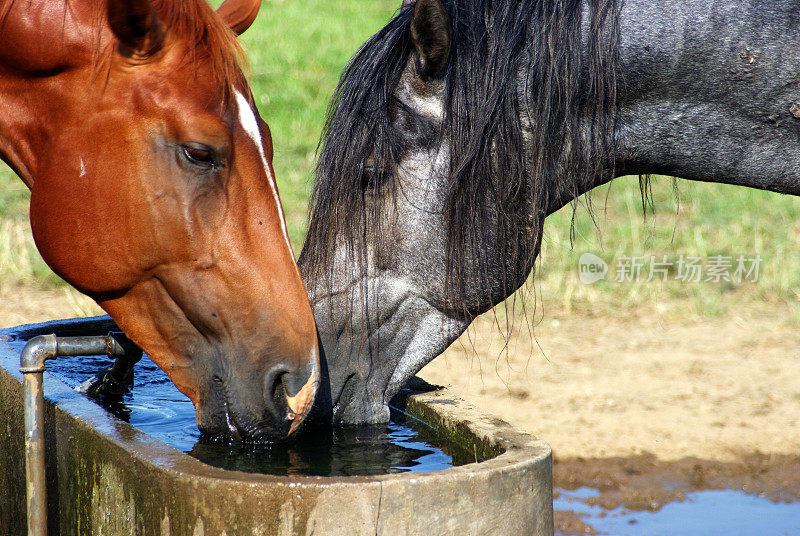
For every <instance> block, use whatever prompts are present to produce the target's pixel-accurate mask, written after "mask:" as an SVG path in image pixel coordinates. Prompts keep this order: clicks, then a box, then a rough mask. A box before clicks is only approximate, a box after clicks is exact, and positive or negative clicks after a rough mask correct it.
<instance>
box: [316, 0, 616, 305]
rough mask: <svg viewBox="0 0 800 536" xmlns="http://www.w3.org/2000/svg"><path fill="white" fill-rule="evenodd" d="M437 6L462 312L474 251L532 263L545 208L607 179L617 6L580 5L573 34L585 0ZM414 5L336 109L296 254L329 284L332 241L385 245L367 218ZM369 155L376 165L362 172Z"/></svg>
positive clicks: (391, 143) (348, 74)
mask: <svg viewBox="0 0 800 536" xmlns="http://www.w3.org/2000/svg"><path fill="white" fill-rule="evenodd" d="M444 3H445V5H446V8H447V12H448V14H449V19H450V24H451V46H450V56H449V59H448V61H447V64H446V65H445V67H444V70H443V73H442V77H443V79H444V80H445V84H446V86H445V87H446V90H445V95H446V97H445V103H444V110H445V119H444V129H443V135H444V136H446V138H447V139H449V140H451V141H450V150H451V168H450V176H449V183H448V184H449V186H448V191H447V201H446V203H445V206H444V214H443V216H444V219H445V222H446V228H447V229H448V233H449V234H448V239H447V244H448V246H447V247H448V251H447V253H446V258H447V259H448V267H447V274H448V294H449V296H451V297H452V299H453V300H454V304H455V305H459V304H462V305H463V304H464V301H463V295H464V289H463V288H462V281H463V278H462V277H461V275H460V274H461V271H462V270H464V269H465V262H466V260H467V259H472V258H474V255H472V254H471V252H472V251H473V248H476V247H478V244H482V243H485V240H486V237H494V239H495V240H497V241H499V243H500V246H501V251H504V252H505V255H506V257H505V258H506V259H508V261H507V262H510V263H513V265H515V266H517V267H520V268H524V267H527V268H530V267H532V265H533V259H534V257H535V256H536V254H537V253H538V244H539V242H540V239H541V231H542V225H543V221H544V217H545V216H546V213H547V211H548V207H550V206H551V204H552V203H554V202H555V201H556V200H557V199H565V198H574V197H577V196H578V194H579V193H580V192H581V191H582V185H585V184H588V181H590V180H592V179H593V178H594V177H596V176H597V175H598V174H600V173H601V172H602V169H601V167H602V166H601V158H600V157H601V156H603V155H608V154H611V153H610V151H612V149H613V130H614V124H613V122H614V121H613V118H614V113H613V111H614V101H615V96H616V75H615V70H616V62H617V56H618V51H617V49H618V19H619V17H618V9H619V6H618V0H588V6H589V7H588V9H589V11H590V13H589V17H588V20H589V24H588V26H587V27H585V28H582V26H581V15H582V10H583V8H582V2H581V0H522V1H520V0H466V1H465V0H444ZM413 7H414V6H413V5H410V6H404V7H403V8H402V9H401V10H400V11H399V12H398V14H397V15H396V16H395V17H394V18H393V19H392V21H391V22H389V24H387V25H386V26H385V27H384V28H383V29H381V30H380V31H379V32H378V33H376V34H375V35H374V36H373V37H372V38H370V39H369V40H368V41H367V42H366V43H365V44H364V45H363V46H362V47H361V49H360V50H359V51H358V52H357V53H356V55H355V56H354V57H353V59H352V60H351V61H350V64H349V65H348V66H347V68H346V70H345V71H344V73H343V74H342V77H341V79H340V81H339V85H338V87H337V89H336V92H335V94H334V96H333V98H332V100H331V103H330V106H329V109H328V115H327V120H326V124H325V129H324V131H323V137H322V140H321V143H320V147H321V150H320V154H319V160H318V163H317V169H316V174H317V178H316V182H315V185H314V189H313V193H312V199H311V205H310V207H311V208H310V214H309V230H308V236H307V238H306V244H305V247H304V249H303V253H302V256H301V257H302V259H301V261H302V262H303V263H304V264H305V266H306V269H307V270H308V273H309V274H310V275H311V276H312V277H316V278H325V273H326V271H327V270H328V269H329V267H330V266H331V264H332V262H331V261H332V259H331V258H330V256H331V254H332V252H333V251H334V249H335V246H336V243H337V242H336V241H337V239H338V240H342V241H344V243H346V244H348V246H349V252H350V258H351V259H354V258H356V256H359V255H363V254H364V245H365V243H366V242H367V241H368V240H374V239H375V238H376V237H378V238H380V234H381V229H373V228H371V229H367V228H366V223H367V222H377V221H379V218H378V215H379V214H380V213H381V212H382V211H383V208H384V207H383V204H384V203H385V202H387V201H386V200H391V198H392V196H391V195H390V192H389V193H387V194H386V195H373V194H372V193H370V190H371V189H373V188H376V189H382V188H393V187H394V183H393V181H392V180H391V178H389V177H387V176H385V175H384V174H383V173H382V169H393V168H394V166H395V165H396V164H397V161H398V159H399V158H400V156H401V155H402V151H403V147H402V142H401V140H400V138H399V137H398V136H397V135H396V133H393V132H392V127H391V124H392V122H391V113H392V107H393V106H397V105H398V103H397V102H396V99H394V98H393V95H392V93H393V91H394V90H395V88H396V87H397V84H398V82H399V79H400V75H401V73H402V71H403V69H404V67H405V65H406V62H407V60H408V58H409V55H410V54H411V53H412V51H413V44H412V42H411V38H410V32H409V25H410V22H411V18H412V14H413ZM368 159H371V160H372V161H374V162H376V163H379V164H380V165H376V166H372V167H370V168H369V169H365V167H364V163H365V162H366V161H367V160H368ZM381 193H383V192H381ZM530 214H533V218H532V219H531V218H530V217H529V216H530ZM487 224H489V225H491V224H493V226H492V228H489V225H487ZM520 237H524V239H522V240H520ZM478 257H479V256H478ZM478 269H480V267H478ZM515 273H519V272H515ZM524 273H527V270H525V272H524ZM510 284H513V283H510ZM515 288H516V287H514V289H515ZM514 289H511V291H513V290H514ZM509 294H510V292H509Z"/></svg>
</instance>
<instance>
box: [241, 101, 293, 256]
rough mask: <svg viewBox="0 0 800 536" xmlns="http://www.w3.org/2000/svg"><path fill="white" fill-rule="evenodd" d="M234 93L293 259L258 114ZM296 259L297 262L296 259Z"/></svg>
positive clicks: (243, 127)
mask: <svg viewBox="0 0 800 536" xmlns="http://www.w3.org/2000/svg"><path fill="white" fill-rule="evenodd" d="M233 93H234V95H236V106H237V107H238V108H239V123H240V124H241V125H242V129H244V131H245V132H246V133H247V135H248V136H250V137H251V138H252V139H253V143H255V144H256V149H258V154H259V155H260V156H261V163H262V164H263V165H264V172H265V173H266V174H267V182H268V183H269V188H270V190H271V191H272V195H273V196H274V197H275V204H276V205H277V207H278V217H279V218H280V222H281V229H282V230H283V237H284V238H285V239H286V245H287V246H289V251H290V252H291V254H292V259H294V250H293V249H292V244H291V243H290V242H289V232H288V231H287V230H286V220H285V219H284V217H283V209H282V208H281V200H280V198H279V197H278V188H277V186H276V185H275V178H274V177H273V176H272V174H271V173H270V170H269V165H267V156H266V154H265V153H264V145H263V144H262V143H261V130H260V129H259V128H258V121H256V114H254V113H253V109H252V108H250V103H249V102H247V99H246V98H245V97H244V95H242V94H241V93H239V92H238V91H236V90H235V89H234V90H233ZM294 260H295V262H297V260H296V259H294Z"/></svg>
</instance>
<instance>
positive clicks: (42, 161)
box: [0, 0, 320, 440]
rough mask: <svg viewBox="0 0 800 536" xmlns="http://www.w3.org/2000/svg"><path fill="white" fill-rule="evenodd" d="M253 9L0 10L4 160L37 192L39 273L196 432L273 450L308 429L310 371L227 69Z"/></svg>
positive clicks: (252, 146)
mask: <svg viewBox="0 0 800 536" xmlns="http://www.w3.org/2000/svg"><path fill="white" fill-rule="evenodd" d="M259 5H260V2H259V1H258V0H255V1H253V0H227V1H226V2H225V3H224V4H223V5H222V6H221V7H220V8H219V10H218V11H217V12H215V11H214V10H213V9H211V7H210V6H208V5H207V4H206V3H205V2H203V1H202V0H108V1H107V2H105V1H104V2H99V1H97V0H58V1H55V0H28V1H25V2H20V1H14V0H0V157H2V159H3V160H4V161H5V162H7V163H8V164H9V165H10V166H11V167H12V168H13V169H14V171H15V172H16V173H17V175H19V177H20V178H21V179H22V180H23V181H24V182H25V184H26V185H27V186H28V187H29V188H30V190H31V211H30V217H31V226H32V229H33V236H34V239H35V241H36V245H37V247H38V249H39V251H40V253H41V254H42V257H43V258H44V260H45V261H46V262H47V264H48V265H49V266H50V267H51V268H52V269H53V271H54V272H56V273H57V274H58V275H60V276H61V277H62V278H64V279H65V280H66V281H67V282H69V283H70V284H72V285H73V286H75V287H76V288H77V289H79V290H80V291H82V292H84V293H86V294H87V295H89V296H90V297H92V298H93V299H94V300H95V301H97V303H98V304H99V305H100V306H101V307H102V308H103V309H104V310H106V311H107V312H108V313H109V314H110V315H111V317H112V318H113V319H114V320H115V321H116V322H117V323H118V324H119V326H120V328H122V329H123V330H124V331H125V333H126V334H127V335H128V336H129V337H130V338H131V339H132V340H133V341H134V342H135V343H137V344H138V345H139V346H140V347H141V348H142V349H143V350H144V351H146V352H147V353H148V354H149V355H150V356H151V358H152V359H153V360H154V361H155V362H156V363H157V364H158V365H159V366H160V367H161V368H163V369H164V371H165V372H166V373H167V374H168V375H169V376H170V378H172V380H173V381H174V382H175V385H176V386H177V387H178V388H179V389H180V390H181V391H183V392H184V393H186V395H188V396H189V398H191V400H192V402H193V403H194V405H195V408H196V415H197V424H198V426H199V427H200V429H201V430H202V431H203V432H204V433H206V434H210V435H222V436H225V437H229V438H237V439H238V438H242V439H256V440H258V439H267V440H271V439H279V438H284V437H287V436H288V435H289V434H291V433H292V432H293V431H294V430H295V429H297V427H298V426H299V424H300V423H301V422H302V421H303V419H304V418H305V416H306V415H307V414H308V412H309V410H310V408H311V406H312V405H313V401H314V397H315V394H316V389H317V385H318V383H319V377H320V373H319V370H320V369H319V351H318V346H317V336H316V328H315V325H314V318H313V316H312V313H311V308H310V306H309V302H308V298H307V296H306V291H305V287H304V286H303V281H302V280H301V278H300V273H299V271H298V268H297V265H296V262H295V258H294V255H293V253H292V249H291V246H290V244H289V239H288V235H287V232H286V224H285V221H284V217H283V212H282V208H281V205H280V201H279V199H278V192H277V187H276V183H275V178H274V174H273V169H272V141H271V137H270V132H269V128H268V127H267V125H266V124H265V123H264V122H263V121H262V120H261V118H260V117H259V115H258V112H257V110H256V108H255V106H254V104H253V98H252V95H251V92H250V89H249V87H248V85H247V82H246V80H245V77H244V75H243V73H242V70H241V68H240V65H239V61H238V60H239V59H240V58H241V49H240V47H239V46H238V44H237V41H236V35H235V33H234V32H236V33H241V32H243V31H244V30H245V29H247V27H248V26H249V25H250V24H251V23H252V22H253V20H254V18H255V16H256V13H257V12H258V8H259ZM232 30H233V31H232Z"/></svg>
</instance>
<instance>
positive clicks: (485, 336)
mask: <svg viewBox="0 0 800 536" xmlns="http://www.w3.org/2000/svg"><path fill="white" fill-rule="evenodd" d="M791 314H792V313H791V311H790V309H789V307H788V306H786V305H783V306H781V305H780V304H772V305H770V306H769V307H767V306H763V307H761V308H760V309H752V308H750V309H748V310H747V311H740V312H738V313H735V314H731V315H728V316H726V317H722V318H718V319H713V320H705V321H702V322H698V321H680V320H675V319H674V318H672V317H674V315H670V317H671V318H670V319H666V318H665V316H662V315H659V314H658V313H654V312H652V311H632V312H631V313H630V315H629V316H626V317H613V316H600V317H591V316H587V315H586V314H575V313H573V314H571V315H569V316H564V317H562V318H559V317H557V316H556V317H549V318H548V317H547V316H546V317H545V319H544V320H543V321H542V322H540V323H539V324H538V325H536V326H535V327H534V334H535V340H533V339H532V338H531V335H530V334H529V332H528V330H527V329H525V328H524V327H523V329H518V330H517V331H516V333H515V334H513V335H512V337H511V338H510V340H509V343H508V352H507V353H501V350H502V343H503V337H502V336H501V334H500V333H499V332H498V330H497V327H496V326H494V325H493V324H492V322H491V319H488V318H481V319H479V320H478V322H477V325H476V326H475V327H474V328H472V333H471V334H469V338H468V339H467V338H463V337H462V339H461V341H459V342H457V343H456V344H454V345H453V346H452V347H451V348H450V349H449V350H448V351H447V352H446V353H445V354H444V355H443V356H440V357H439V358H437V359H436V360H435V361H433V362H432V363H431V364H430V365H428V366H427V367H425V368H424V369H423V371H422V373H421V376H422V377H423V378H424V379H426V380H427V381H429V382H431V383H434V384H439V385H446V386H449V387H451V388H452V389H453V390H454V391H456V392H457V393H459V394H460V395H461V396H462V397H463V398H466V399H468V400H469V401H471V402H473V403H475V404H476V405H477V406H478V407H481V408H484V409H486V410H487V411H489V412H492V413H495V414H497V415H499V416H500V417H502V418H503V419H506V420H508V421H509V422H511V423H512V424H514V425H516V426H518V427H519V428H521V429H523V430H525V431H528V432H530V433H532V434H534V435H536V436H539V437H541V438H543V439H545V440H546V441H547V442H549V443H550V445H551V446H552V447H553V452H554V455H555V456H556V457H557V458H562V459H564V458H570V457H609V456H630V455H636V454H641V453H644V452H649V453H652V454H653V455H655V456H656V457H657V458H659V459H661V460H677V459H680V458H685V457H687V456H696V457H699V458H704V459H710V460H719V461H731V460H735V459H738V458H740V457H741V456H743V455H747V454H751V453H754V452H761V453H769V454H799V453H800V333H798V330H797V328H796V327H795V326H796V324H793V323H792V322H790V321H789V319H790V317H791Z"/></svg>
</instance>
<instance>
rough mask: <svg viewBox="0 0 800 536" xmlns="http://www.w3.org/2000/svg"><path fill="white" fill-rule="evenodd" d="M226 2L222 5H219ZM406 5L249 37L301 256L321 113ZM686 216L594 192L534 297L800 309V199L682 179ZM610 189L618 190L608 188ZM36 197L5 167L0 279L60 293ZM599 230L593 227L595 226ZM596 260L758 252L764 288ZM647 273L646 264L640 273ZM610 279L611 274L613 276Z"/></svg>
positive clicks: (328, 10)
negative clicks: (597, 265) (592, 270)
mask: <svg viewBox="0 0 800 536" xmlns="http://www.w3.org/2000/svg"><path fill="white" fill-rule="evenodd" d="M217 3H218V2H217ZM399 4H400V2H399V0H391V1H388V0H335V1H334V0H304V1H303V2H297V1H291V0H271V1H270V2H264V3H263V4H262V8H261V13H260V14H259V17H258V19H257V20H256V23H255V24H254V26H253V27H252V28H251V29H250V30H248V32H246V33H245V34H244V35H243V37H242V40H243V42H244V46H245V51H246V52H247V55H248V59H249V62H250V67H251V71H250V73H251V74H250V79H251V85H252V89H253V93H254V95H255V97H256V101H257V104H258V107H259V110H260V112H261V115H262V117H263V118H264V119H265V120H266V121H267V123H268V124H269V126H270V128H271V130H272V136H273V142H274V147H275V159H274V163H275V171H276V176H277V179H278V186H279V189H280V194H281V199H282V201H283V205H284V209H285V212H286V216H287V223H288V227H289V234H290V237H291V240H292V243H293V245H294V247H295V249H296V250H298V251H299V249H300V247H301V246H302V241H303V237H304V234H305V219H306V210H307V199H308V194H309V190H310V184H311V173H312V168H313V163H314V156H315V150H316V147H317V142H318V139H319V134H320V130H321V128H322V122H323V118H324V112H325V107H326V106H327V102H328V99H329V97H330V95H331V93H332V91H333V89H334V87H335V85H336V82H337V80H338V77H339V74H340V73H341V71H342V69H343V68H344V66H345V65H346V63H347V61H348V59H349V58H350V56H351V55H352V54H353V53H354V52H355V51H356V49H357V48H358V46H359V45H360V44H361V43H363V41H364V40H366V39H367V38H368V37H369V36H370V35H371V34H372V33H374V32H375V31H376V30H377V29H378V28H380V27H381V26H382V25H383V24H384V23H385V22H386V21H387V20H388V19H389V18H390V17H391V15H392V14H393V13H394V11H395V9H396V8H397V7H398V6H399ZM678 187H679V191H680V194H679V199H680V211H679V212H677V213H676V196H675V193H674V191H673V186H672V181H671V179H667V178H664V177H655V178H654V183H653V194H654V199H653V201H654V204H653V213H652V214H649V215H648V216H647V218H646V219H645V218H643V217H642V204H641V200H640V196H639V189H638V183H637V180H636V178H635V177H626V178H622V179H618V180H616V181H614V182H613V183H612V185H611V186H610V187H603V188H600V189H598V190H597V191H595V192H593V194H592V200H593V205H594V209H595V221H594V222H593V221H592V219H591V218H590V217H589V216H588V214H587V212H586V210H585V209H584V208H582V207H579V209H578V212H577V215H576V219H575V240H574V243H571V241H570V226H571V222H572V208H571V207H566V208H565V209H563V210H562V211H560V212H559V213H557V214H555V215H553V216H552V217H550V218H549V219H548V221H547V224H546V228H545V243H544V247H543V254H542V257H541V262H540V264H539V266H538V268H537V274H538V278H537V287H538V289H539V293H538V296H541V297H542V298H543V299H544V301H545V303H546V304H550V310H551V311H552V308H553V305H555V307H557V308H558V309H561V310H564V311H567V312H569V311H571V310H575V309H584V310H587V311H610V310H620V311H621V310H624V309H626V308H630V307H636V306H654V305H655V306H657V307H658V306H663V307H667V308H672V309H673V310H675V311H678V313H679V314H699V315H701V316H709V315H718V314H723V313H725V312H726V311H728V310H729V309H730V308H731V307H732V306H734V305H739V304H741V303H743V302H745V303H747V302H756V301H757V302H760V303H764V302H766V303H769V302H773V301H780V302H789V303H792V304H794V303H797V301H798V289H799V288H800V200H798V199H794V198H790V197H786V196H780V195H777V194H771V193H766V192H758V191H754V190H748V189H744V188H736V187H731V186H717V185H711V184H699V183H690V182H686V181H679V182H678ZM609 188H610V189H609ZM27 199H28V194H27V191H26V189H25V187H24V186H23V185H22V183H21V182H20V181H19V180H17V179H16V178H14V177H13V175H12V174H11V172H10V171H8V170H7V169H0V225H2V226H3V227H0V229H1V230H2V232H5V233H6V234H8V235H9V236H11V238H10V239H9V240H6V241H5V242H0V281H4V282H9V281H11V282H18V281H30V280H32V279H36V280H39V281H44V282H45V283H46V284H48V285H57V284H63V283H62V282H59V280H58V279H57V278H56V277H55V276H54V275H47V269H46V267H44V264H43V263H42V261H41V260H40V259H38V256H37V255H36V254H35V252H34V250H33V246H32V242H31V240H30V233H29V231H27V223H26V220H27ZM595 223H596V227H595ZM586 251H591V252H594V253H596V254H598V255H599V256H601V257H603V258H604V259H605V260H606V261H608V262H609V264H610V266H611V269H612V271H613V269H614V261H615V260H616V259H619V258H620V257H621V256H623V255H628V256H634V255H637V256H639V255H644V256H647V257H649V256H650V255H655V256H656V257H661V255H664V254H666V255H668V256H669V258H670V259H673V260H674V259H675V258H677V255H679V254H681V253H682V254H685V255H696V256H700V257H703V258H707V257H709V256H711V255H723V256H731V257H736V256H738V255H740V254H746V255H750V254H761V256H762V259H763V260H762V263H761V274H760V278H759V280H758V282H757V283H748V284H741V285H732V284H725V283H719V284H717V283H702V284H701V283H681V282H676V281H674V280H671V281H667V282H665V283H661V282H656V281H651V282H644V281H641V282H639V283H616V282H614V281H611V280H608V279H607V280H605V281H601V282H598V283H596V284H594V285H584V284H582V283H580V281H579V280H578V277H577V263H578V258H579V257H580V255H581V253H583V252H586ZM643 273H645V274H646V273H647V265H646V266H645V268H644V272H643ZM610 275H612V276H613V273H612V274H610Z"/></svg>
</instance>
